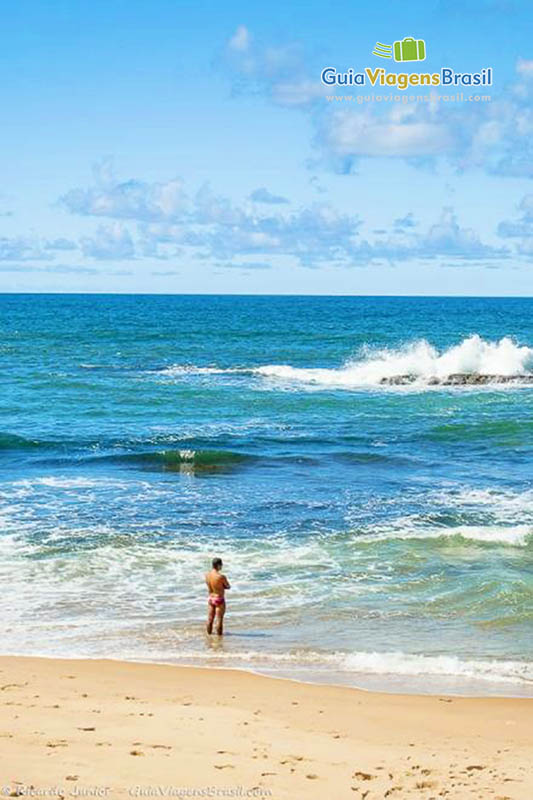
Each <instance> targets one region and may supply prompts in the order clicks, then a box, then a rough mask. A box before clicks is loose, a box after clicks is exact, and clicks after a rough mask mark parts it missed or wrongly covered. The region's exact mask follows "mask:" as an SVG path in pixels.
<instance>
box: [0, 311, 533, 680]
mask: <svg viewBox="0 0 533 800" xmlns="http://www.w3.org/2000/svg"><path fill="white" fill-rule="evenodd" d="M532 312H533V300H521V299H467V298H460V299H449V298H448V299H440V298H423V299H419V298H418V299H414V298H303V297H207V296H205V297H202V296H197V297H195V296H188V297H187V296H184V297H179V296H172V297H171V296H168V297H160V296H134V297H128V296H74V295H70V296H37V295H35V296H31V295H2V296H0V330H1V339H0V364H1V367H2V376H3V380H2V391H1V393H0V523H1V534H0V555H1V559H0V578H1V582H0V585H1V592H2V594H3V598H2V599H3V603H2V607H3V609H4V614H3V631H2V639H1V642H2V645H1V650H2V652H4V653H33V654H47V655H58V654H60V655H68V656H110V657H116V658H137V659H149V660H160V661H177V662H180V663H208V664H213V665H216V666H243V667H248V668H253V669H257V670H260V671H265V672H273V673H275V674H280V675H286V674H289V675H294V676H298V677H303V678H305V679H310V680H325V681H330V682H345V683H350V684H353V685H361V686H369V687H372V688H376V687H377V688H388V689H396V688H402V689H410V690H413V691H415V690H416V691H444V690H448V691H466V692H469V693H484V694H486V693H501V694H533V691H532V688H533V637H532V636H531V632H532V622H533V481H532V473H531V456H532V451H533V349H530V348H533V326H532V322H531V320H532ZM458 373H459V374H461V375H465V374H466V375H472V374H478V373H480V374H483V375H489V376H491V378H490V379H489V380H488V383H487V385H483V386H452V387H450V386H448V385H446V381H447V377H448V376H449V375H455V374H458ZM530 374H531V375H532V384H531V385H528V383H527V376H529V375H530ZM398 375H401V376H404V379H405V381H407V383H406V385H401V386H394V385H393V386H390V385H386V384H385V385H384V384H382V381H383V380H384V379H387V380H389V379H391V378H394V377H395V376H398ZM517 375H518V376H521V377H522V379H524V377H525V378H526V382H525V383H524V382H521V383H514V382H513V381H511V382H509V383H502V382H501V381H502V380H504V379H508V378H509V377H510V376H517ZM407 376H408V377H407ZM405 381H404V382H405ZM213 555H221V556H222V557H223V559H224V562H225V568H226V571H227V573H228V576H229V577H230V580H231V582H232V584H233V589H232V591H231V593H230V599H229V602H228V617H227V630H228V635H227V637H225V638H224V640H223V642H219V641H211V640H207V639H206V637H205V636H204V635H203V632H202V624H203V618H204V614H205V591H204V587H203V584H202V581H203V572H204V571H205V569H206V568H207V566H208V563H209V560H210V558H211V557H212V556H213Z"/></svg>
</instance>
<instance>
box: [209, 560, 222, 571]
mask: <svg viewBox="0 0 533 800" xmlns="http://www.w3.org/2000/svg"><path fill="white" fill-rule="evenodd" d="M211 563H212V565H213V569H220V568H221V567H222V559H221V558H214V559H213V561H212V562H211Z"/></svg>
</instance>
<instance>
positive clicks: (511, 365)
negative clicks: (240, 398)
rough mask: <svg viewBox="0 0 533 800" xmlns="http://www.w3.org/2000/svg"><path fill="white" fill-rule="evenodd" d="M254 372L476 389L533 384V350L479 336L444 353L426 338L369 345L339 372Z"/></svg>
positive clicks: (331, 381)
mask: <svg viewBox="0 0 533 800" xmlns="http://www.w3.org/2000/svg"><path fill="white" fill-rule="evenodd" d="M253 371H254V372H255V373H256V374H258V375H262V376H263V377H265V378H273V379H278V380H284V381H298V382H301V383H307V384H310V385H315V386H321V387H331V388H345V389H350V388H355V387H358V386H379V385H384V384H392V385H395V384H415V385H417V384H418V385H422V386H424V385H426V386H427V385H471V384H474V385H476V384H488V383H508V382H511V381H513V380H515V381H516V382H518V383H529V382H530V383H532V384H533V348H531V347H526V346H523V345H522V346H521V345H518V344H517V343H516V342H514V341H513V340H512V339H511V338H510V337H507V336H506V337H504V338H502V339H500V340H499V341H496V342H490V341H486V340H484V339H482V338H481V337H480V336H478V335H477V334H475V335H473V336H469V337H468V338H466V339H463V341H462V342H461V343H460V344H458V345H455V346H453V347H450V348H448V349H446V350H443V351H442V352H439V351H438V350H437V349H436V348H435V347H434V346H433V345H431V344H430V343H429V342H428V341H426V340H425V339H421V340H418V341H415V342H411V343H409V344H406V345H404V346H402V347H400V348H395V349H388V348H386V349H375V348H370V347H367V346H365V347H364V348H362V350H361V351H360V355H359V357H358V358H355V359H351V360H349V361H347V362H346V363H345V364H344V365H343V366H342V367H340V368H337V369H325V368H323V369H321V368H315V369H305V368H299V367H291V366H288V365H284V364H269V365H266V366H262V367H257V368H256V369H255V370H253Z"/></svg>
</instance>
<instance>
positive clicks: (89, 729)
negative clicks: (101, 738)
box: [78, 726, 96, 731]
mask: <svg viewBox="0 0 533 800" xmlns="http://www.w3.org/2000/svg"><path fill="white" fill-rule="evenodd" d="M78 730H79V731H95V730H96V728H93V727H91V726H88V727H87V728H78Z"/></svg>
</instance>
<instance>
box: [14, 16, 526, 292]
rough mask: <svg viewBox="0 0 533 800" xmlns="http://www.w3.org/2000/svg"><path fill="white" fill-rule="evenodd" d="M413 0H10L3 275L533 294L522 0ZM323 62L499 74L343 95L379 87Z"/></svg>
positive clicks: (165, 286)
mask: <svg viewBox="0 0 533 800" xmlns="http://www.w3.org/2000/svg"><path fill="white" fill-rule="evenodd" d="M405 6H406V4H400V3H398V2H382V3H380V4H379V5H375V7H373V8H369V7H368V5H367V4H366V3H360V2H354V1H353V0H352V2H333V3H330V4H328V5H327V6H326V5H325V4H323V3H318V2H314V0H313V2H308V3H306V4H288V3H281V2H278V0H275V2H271V3H269V4H265V5H263V6H261V7H260V6H258V5H255V6H253V5H251V4H249V3H246V4H245V3H239V2H229V3H226V4H224V5H223V4H214V3H205V2H195V3H180V2H167V0H164V1H162V0H153V2H150V3H148V2H139V1H138V0H134V1H133V2H132V1H131V0H130V2H128V3H126V2H116V1H114V0H110V2H106V3H104V2H100V0H92V2H90V3H89V2H76V3H67V2H56V3H54V4H43V3H41V2H27V1H26V0H20V2H18V3H17V4H9V5H8V6H6V7H5V8H4V10H3V20H2V27H1V33H0V37H1V52H2V60H1V63H2V66H3V72H4V80H3V81H2V83H1V85H0V92H1V104H2V109H3V112H4V113H3V124H2V129H1V134H0V136H1V138H2V153H3V181H2V185H1V187H0V291H36V292H41V291H45V292H46V291H49V292H55V291H80V292H107V291H110V292H163V293H165V292H178V293H179V292H229V293H256V292H257V293H318V294H345V293H347V294H483V295H485V294H486V295H507V294H515V295H531V294H533V278H532V276H533V186H532V178H533V158H532V155H533V146H532V144H531V143H532V141H533V105H532V100H533V46H532V44H531V42H532V34H533V25H532V19H533V17H532V15H531V9H530V7H529V4H528V3H527V2H522V1H521V0H461V2H459V0H433V2H411V3H409V4H408V7H407V8H406V7H405ZM405 36H414V37H415V38H423V39H424V40H425V42H426V48H427V59H426V61H425V62H423V63H416V64H412V65H409V66H408V67H407V69H406V68H405V65H402V64H397V63H395V62H393V61H391V62H386V61H384V60H382V59H378V58H376V57H375V56H372V54H371V53H372V49H373V47H374V44H375V42H376V41H381V42H385V43H392V42H393V41H394V40H396V39H402V38H403V37H405ZM325 66H333V67H335V68H336V69H337V70H339V71H345V70H347V69H348V68H350V67H352V68H353V69H354V70H356V71H362V70H364V68H365V67H367V66H368V67H371V68H375V67H377V66H379V67H385V68H386V69H387V70H388V71H391V72H401V71H413V72H435V71H439V70H440V68H441V67H443V66H449V67H452V68H453V69H454V70H455V71H457V72H477V71H479V70H481V69H482V68H483V67H488V66H490V67H492V68H493V76H494V85H493V86H492V87H487V88H484V89H483V90H482V92H483V94H490V96H491V101H490V102H477V103H476V102H461V103H460V102H453V103H452V102H445V101H443V100H438V99H436V98H435V97H433V98H432V100H431V102H427V103H426V102H420V103H416V102H409V103H404V102H402V101H393V100H391V101H390V102H389V101H381V102H377V101H374V102H362V103H357V102H353V101H352V102H350V101H344V100H343V101H328V100H327V96H326V95H333V94H337V95H338V96H344V95H345V94H346V95H348V94H353V95H356V94H358V95H363V96H366V97H370V96H371V95H372V94H374V95H377V94H379V90H378V89H372V87H369V86H368V85H367V86H365V87H356V88H353V89H345V88H344V87H343V88H341V89H339V88H337V89H334V90H331V89H327V90H326V89H325V88H324V87H323V86H322V84H321V82H320V72H321V70H322V68H323V67H325ZM381 91H382V94H385V91H384V90H381ZM433 91H434V92H435V93H436V94H438V95H445V94H451V91H450V90H448V89H445V88H444V87H437V88H436V89H435V90H433ZM461 91H463V94H464V95H465V96H469V95H470V94H471V93H472V91H473V90H469V89H468V88H467V87H463V88H462V89H461ZM476 91H477V90H476ZM424 92H427V90H426V89H424ZM386 93H387V94H391V93H392V94H393V95H399V94H411V93H414V91H411V90H409V91H408V92H406V93H401V92H399V91H398V90H386ZM421 93H422V92H420V91H418V90H416V94H421Z"/></svg>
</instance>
